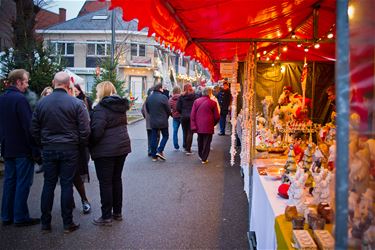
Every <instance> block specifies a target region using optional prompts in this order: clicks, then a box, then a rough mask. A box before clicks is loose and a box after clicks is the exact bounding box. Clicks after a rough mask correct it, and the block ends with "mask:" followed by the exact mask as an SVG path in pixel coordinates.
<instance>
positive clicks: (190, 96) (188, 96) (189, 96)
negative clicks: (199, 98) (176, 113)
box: [181, 93, 196, 100]
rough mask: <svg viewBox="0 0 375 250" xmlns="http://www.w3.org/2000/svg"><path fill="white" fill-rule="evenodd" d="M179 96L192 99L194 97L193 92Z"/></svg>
mask: <svg viewBox="0 0 375 250" xmlns="http://www.w3.org/2000/svg"><path fill="white" fill-rule="evenodd" d="M181 98H184V99H185V100H194V99H196V96H195V93H192V94H187V95H181Z"/></svg>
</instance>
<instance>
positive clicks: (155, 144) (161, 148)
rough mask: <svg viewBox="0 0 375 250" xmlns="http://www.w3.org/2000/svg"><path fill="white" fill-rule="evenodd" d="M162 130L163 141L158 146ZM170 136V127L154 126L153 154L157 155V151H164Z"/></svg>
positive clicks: (152, 133)
mask: <svg viewBox="0 0 375 250" xmlns="http://www.w3.org/2000/svg"><path fill="white" fill-rule="evenodd" d="M159 131H161V135H162V138H161V141H160V145H159V147H158V139H157V137H158V133H159ZM168 137H169V132H168V128H153V129H152V131H151V156H152V157H154V158H155V157H156V153H157V152H159V153H162V152H163V151H164V148H165V145H166V144H167V141H168Z"/></svg>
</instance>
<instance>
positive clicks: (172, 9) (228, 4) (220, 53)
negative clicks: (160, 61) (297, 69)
mask: <svg viewBox="0 0 375 250" xmlns="http://www.w3.org/2000/svg"><path fill="white" fill-rule="evenodd" d="M335 4H336V1H335V0H321V1H316V0H303V1H302V0H299V1H288V0H280V1H259V0H245V1H244V0H189V1H180V0H164V1H163V0H138V1H133V0H112V1H111V7H110V8H116V7H120V8H122V9H123V19H124V20H125V21H130V20H132V19H134V18H136V19H138V20H139V24H138V29H139V30H141V29H143V28H145V27H148V28H149V30H148V34H149V35H150V36H151V35H152V34H155V37H156V39H157V40H159V41H160V42H161V43H164V44H165V45H166V46H167V47H168V46H169V47H170V48H172V49H176V50H180V51H182V52H185V53H186V55H189V56H192V57H193V58H195V59H197V60H198V61H200V62H201V63H202V64H203V65H204V66H205V67H207V68H209V69H210V70H211V72H216V73H217V71H216V70H217V69H218V68H217V64H215V62H216V61H217V60H231V59H232V58H233V56H234V55H235V54H237V55H238V57H239V59H240V60H242V59H244V57H245V56H246V53H247V51H248V47H249V43H246V42H223V41H216V42H204V41H202V40H201V39H219V40H220V39H244V38H266V39H277V38H291V36H292V33H293V34H295V35H296V37H297V38H299V39H316V40H318V39H323V40H324V39H326V36H327V34H328V33H329V32H330V31H333V32H334V31H335V29H334V24H335V18H336V15H335V8H336V6H335ZM314 8H315V9H316V10H317V12H316V13H317V15H316V16H317V19H316V24H317V25H316V28H317V29H316V32H315V35H314V17H313V16H314V15H313V13H314ZM199 39H200V40H199ZM285 45H288V51H287V52H285V53H284V52H280V56H281V58H280V59H281V60H283V61H291V60H292V61H303V58H304V55H305V52H304V48H305V47H310V51H309V53H308V60H309V61H311V60H313V61H332V60H334V58H335V47H334V43H322V44H321V46H320V48H319V49H314V48H313V47H312V45H313V44H312V43H306V44H303V46H301V47H297V42H292V43H277V42H267V43H265V42H263V43H258V51H259V52H261V53H262V52H263V51H266V53H267V56H269V57H270V59H271V60H274V59H275V58H276V56H277V55H278V54H279V51H280V48H281V47H282V46H285ZM271 49H272V52H271ZM271 53H272V54H271Z"/></svg>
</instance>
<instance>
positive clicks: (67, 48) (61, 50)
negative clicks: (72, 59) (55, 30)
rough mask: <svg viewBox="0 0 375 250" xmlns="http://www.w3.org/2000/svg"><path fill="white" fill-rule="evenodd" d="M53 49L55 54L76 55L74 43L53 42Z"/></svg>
mask: <svg viewBox="0 0 375 250" xmlns="http://www.w3.org/2000/svg"><path fill="white" fill-rule="evenodd" d="M51 50H52V53H53V54H54V55H61V56H74V43H67V42H52V43H51Z"/></svg>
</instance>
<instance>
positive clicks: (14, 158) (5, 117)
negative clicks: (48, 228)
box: [0, 69, 40, 226]
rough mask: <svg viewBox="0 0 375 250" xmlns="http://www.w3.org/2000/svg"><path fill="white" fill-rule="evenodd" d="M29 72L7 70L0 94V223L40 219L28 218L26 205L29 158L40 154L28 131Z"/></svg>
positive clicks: (22, 223)
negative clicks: (0, 162) (0, 166)
mask: <svg viewBox="0 0 375 250" xmlns="http://www.w3.org/2000/svg"><path fill="white" fill-rule="evenodd" d="M28 82H29V73H28V72H27V71H26V70H24V69H16V70H13V71H12V72H10V73H9V83H10V86H9V87H8V88H7V89H6V90H5V93H4V94H3V95H2V96H0V142H1V155H2V156H3V157H4V161H5V172H4V174H5V176H4V188H3V197H2V206H1V219H2V222H3V225H4V226H6V225H11V224H12V223H14V224H15V225H16V226H31V225H35V224H39V223H40V219H35V218H30V216H29V209H28V207H27V198H28V197H29V193H30V187H31V184H32V182H33V176H34V161H33V158H34V159H36V158H37V157H39V158H40V154H39V150H38V147H37V146H36V144H35V143H33V140H32V137H31V134H30V130H29V129H30V122H31V115H32V112H31V108H30V105H29V103H28V101H27V99H26V97H25V96H24V93H25V91H26V89H27V87H28V86H29V84H28Z"/></svg>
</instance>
